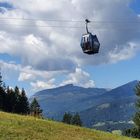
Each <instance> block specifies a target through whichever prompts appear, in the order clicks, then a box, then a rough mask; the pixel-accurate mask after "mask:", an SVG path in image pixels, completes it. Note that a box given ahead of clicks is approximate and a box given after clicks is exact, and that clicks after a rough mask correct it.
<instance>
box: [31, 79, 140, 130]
mask: <svg viewBox="0 0 140 140" xmlns="http://www.w3.org/2000/svg"><path fill="white" fill-rule="evenodd" d="M137 82H138V81H132V82H129V83H127V84H125V85H122V86H120V87H117V88H115V89H112V90H108V89H104V88H82V87H77V86H73V85H66V86H62V87H58V88H54V89H47V90H43V91H39V92H37V93H35V94H34V96H32V98H34V97H36V98H37V100H38V101H39V103H40V105H41V108H42V109H43V113H44V116H46V117H49V118H54V119H56V120H61V119H62V116H63V114H64V112H68V111H69V112H79V113H80V115H81V118H82V121H83V123H84V125H85V126H87V127H94V128H97V129H102V130H109V131H110V130H113V129H124V128H126V127H129V126H130V125H132V122H131V120H132V115H133V114H134V111H135V107H134V103H135V100H136V96H135V93H134V87H135V86H136V84H137Z"/></svg>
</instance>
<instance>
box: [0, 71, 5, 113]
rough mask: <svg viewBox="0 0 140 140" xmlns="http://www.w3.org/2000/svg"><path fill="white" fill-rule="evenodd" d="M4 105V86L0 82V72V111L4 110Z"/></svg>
mask: <svg viewBox="0 0 140 140" xmlns="http://www.w3.org/2000/svg"><path fill="white" fill-rule="evenodd" d="M5 103H6V92H5V86H4V83H3V81H2V75H1V72H0V110H3V111H4V110H5Z"/></svg>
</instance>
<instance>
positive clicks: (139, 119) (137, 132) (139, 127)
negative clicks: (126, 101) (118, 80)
mask: <svg viewBox="0 0 140 140" xmlns="http://www.w3.org/2000/svg"><path fill="white" fill-rule="evenodd" d="M135 93H136V96H137V101H136V104H135V106H136V110H137V111H136V113H135V116H134V118H133V122H134V124H135V127H134V128H131V129H127V130H126V131H125V135H127V136H130V137H135V138H140V81H139V82H138V84H137V85H136V87H135Z"/></svg>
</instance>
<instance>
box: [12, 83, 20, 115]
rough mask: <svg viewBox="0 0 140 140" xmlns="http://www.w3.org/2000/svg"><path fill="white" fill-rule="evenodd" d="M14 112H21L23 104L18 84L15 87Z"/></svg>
mask: <svg viewBox="0 0 140 140" xmlns="http://www.w3.org/2000/svg"><path fill="white" fill-rule="evenodd" d="M14 98H15V100H14V104H13V106H14V110H13V111H14V113H21V111H20V108H21V104H20V90H19V88H18V86H16V87H15V89H14Z"/></svg>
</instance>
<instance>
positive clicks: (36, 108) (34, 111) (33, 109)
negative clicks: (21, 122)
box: [30, 98, 42, 117]
mask: <svg viewBox="0 0 140 140" xmlns="http://www.w3.org/2000/svg"><path fill="white" fill-rule="evenodd" d="M30 114H31V115H33V116H35V117H42V109H41V108H40V105H39V103H38V101H37V100H36V98H34V99H33V101H32V102H31V105H30Z"/></svg>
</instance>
